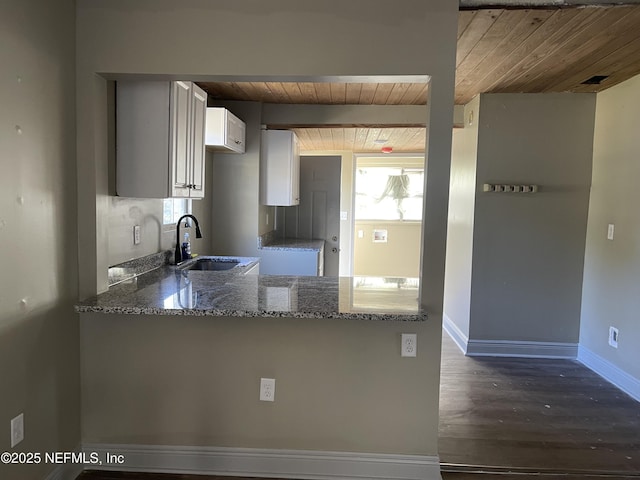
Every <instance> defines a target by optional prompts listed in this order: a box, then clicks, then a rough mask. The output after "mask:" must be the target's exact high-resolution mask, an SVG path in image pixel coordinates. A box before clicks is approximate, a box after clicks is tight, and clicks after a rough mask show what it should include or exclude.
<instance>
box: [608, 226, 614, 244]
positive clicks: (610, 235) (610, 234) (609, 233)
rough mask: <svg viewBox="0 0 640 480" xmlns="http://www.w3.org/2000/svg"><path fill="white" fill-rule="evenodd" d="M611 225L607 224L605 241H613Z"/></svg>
mask: <svg viewBox="0 0 640 480" xmlns="http://www.w3.org/2000/svg"><path fill="white" fill-rule="evenodd" d="M613 229H614V227H613V223H610V224H609V228H608V229H607V240H613Z"/></svg>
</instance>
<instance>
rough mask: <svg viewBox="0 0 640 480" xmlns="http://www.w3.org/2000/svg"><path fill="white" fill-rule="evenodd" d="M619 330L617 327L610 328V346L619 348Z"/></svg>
mask: <svg viewBox="0 0 640 480" xmlns="http://www.w3.org/2000/svg"><path fill="white" fill-rule="evenodd" d="M618 335H619V332H618V329H617V328H616V327H609V346H611V347H613V348H618Z"/></svg>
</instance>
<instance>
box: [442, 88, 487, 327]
mask: <svg viewBox="0 0 640 480" xmlns="http://www.w3.org/2000/svg"><path fill="white" fill-rule="evenodd" d="M479 105H480V97H479V96H477V97H475V98H474V99H473V100H472V101H471V102H470V103H469V104H468V105H466V106H465V109H464V128H456V129H454V130H453V145H452V149H451V180H450V186H449V189H450V190H449V222H448V225H447V267H446V272H445V288H444V315H445V324H447V323H449V322H453V324H454V325H455V327H454V328H456V329H458V330H459V332H460V333H461V334H462V335H463V337H467V338H468V337H469V315H470V313H471V264H472V250H473V220H474V210H475V199H476V196H475V190H476V188H475V187H476V162H477V155H478V124H479V122H478V115H479Z"/></svg>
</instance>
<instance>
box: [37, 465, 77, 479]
mask: <svg viewBox="0 0 640 480" xmlns="http://www.w3.org/2000/svg"><path fill="white" fill-rule="evenodd" d="M83 470H84V466H83V465H82V464H79V463H73V464H65V465H58V466H57V467H56V468H55V469H54V470H53V471H52V472H51V473H50V474H49V475H47V477H46V478H45V480H75V479H76V478H77V477H78V475H80V474H81V473H82V471H83Z"/></svg>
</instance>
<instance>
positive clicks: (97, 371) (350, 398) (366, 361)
mask: <svg viewBox="0 0 640 480" xmlns="http://www.w3.org/2000/svg"><path fill="white" fill-rule="evenodd" d="M159 256H160V257H161V258H167V257H169V256H170V255H166V256H164V257H163V255H159ZM196 260H197V259H196ZM238 260H240V262H239V264H238V265H239V266H238V267H237V268H232V269H230V270H226V271H213V272H212V271H198V270H192V269H189V268H181V267H176V266H174V265H168V264H163V265H160V266H157V267H154V268H153V269H152V270H150V271H147V272H146V273H139V274H136V275H135V276H130V277H127V276H126V275H125V276H124V277H122V278H124V279H122V278H118V280H117V281H118V283H116V284H113V285H112V286H111V287H110V288H109V290H108V291H107V292H105V293H102V294H100V295H98V296H96V297H93V298H90V299H87V300H85V301H83V302H81V303H79V304H78V305H77V306H76V310H77V311H78V312H79V313H80V322H81V329H80V330H81V334H80V345H81V362H80V364H81V378H82V420H83V422H82V429H83V449H84V450H86V451H102V450H106V451H109V452H110V453H116V454H121V455H124V457H125V458H126V459H127V462H126V463H125V464H124V465H119V466H118V469H120V470H138V471H174V472H177V471H179V472H183V473H193V474H198V473H199V474H218V475H224V474H231V475H241V476H249V477H250V476H256V475H257V474H260V475H261V476H264V475H265V474H269V475H271V476H275V477H279V478H285V477H286V476H287V475H293V474H294V473H296V472H302V471H304V472H307V473H306V475H302V474H301V473H298V477H297V478H309V477H308V475H309V474H310V473H309V472H317V474H318V475H320V474H321V473H322V472H323V471H325V469H327V468H333V469H337V470H338V471H343V472H351V471H354V472H356V471H357V472H359V475H361V477H362V478H436V477H433V475H438V471H439V464H438V460H437V457H433V456H429V455H425V454H424V452H426V451H429V450H428V449H429V448H431V443H432V439H431V438H430V436H429V435H425V432H426V431H427V427H428V425H429V424H430V422H433V421H434V419H433V418H432V417H430V416H429V415H424V414H423V413H422V412H423V405H424V404H425V403H428V402H436V401H437V396H438V387H437V385H434V384H433V382H431V381H430V378H432V377H433V376H434V375H437V374H438V364H437V362H433V361H431V359H432V358H433V355H432V354H433V353H434V352H436V353H437V352H438V351H439V348H440V330H439V325H438V324H437V323H436V322H432V321H429V320H428V319H427V315H426V313H425V312H424V311H422V310H421V309H420V308H419V306H418V305H419V303H418V300H417V298H418V283H417V280H416V279H400V278H393V279H390V278H387V279H382V278H369V277H353V278H350V277H344V278H338V277H310V276H275V275H256V274H252V272H255V270H253V269H254V267H255V261H256V260H257V259H255V258H253V259H252V258H238ZM188 266H189V264H187V267H188ZM126 270H128V268H124V267H122V268H120V271H118V272H115V273H118V274H126V273H127V272H126ZM405 333H413V334H416V335H417V355H416V356H415V357H403V356H402V355H401V335H402V334H405ZM264 378H267V379H275V395H274V401H273V402H265V401H261V400H260V399H259V391H260V384H261V379H264ZM369 459H371V460H369ZM256 462H257V463H256ZM264 462H267V463H264ZM105 468H107V469H108V468H109V467H105ZM289 469H293V470H291V472H293V473H291V472H290V471H289ZM353 469H355V470H353ZM380 475H382V476H380ZM398 475H404V476H403V477H399V476H398ZM406 475H409V476H406ZM430 475H431V476H432V477H430Z"/></svg>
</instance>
